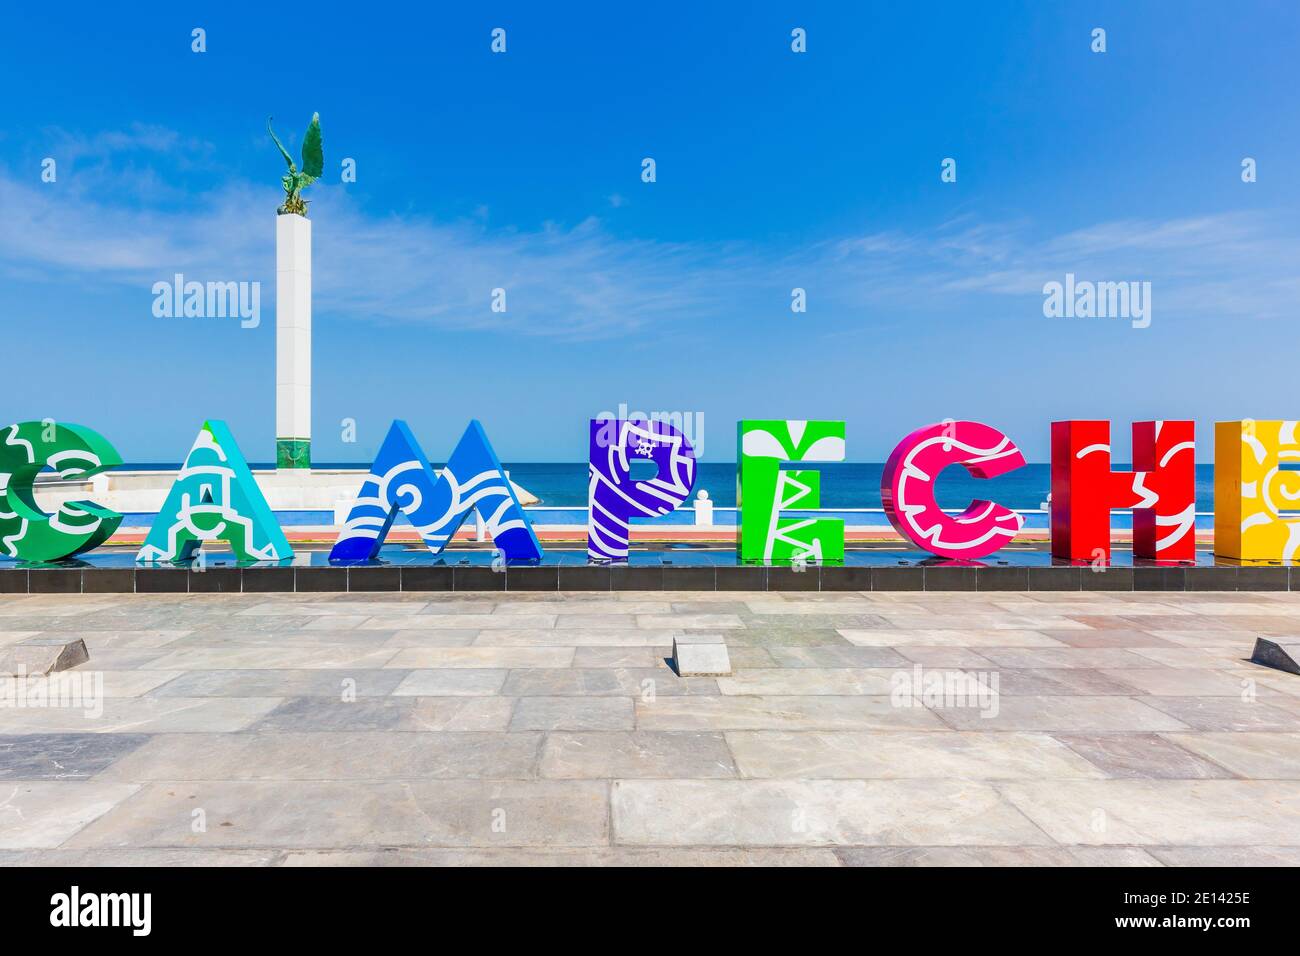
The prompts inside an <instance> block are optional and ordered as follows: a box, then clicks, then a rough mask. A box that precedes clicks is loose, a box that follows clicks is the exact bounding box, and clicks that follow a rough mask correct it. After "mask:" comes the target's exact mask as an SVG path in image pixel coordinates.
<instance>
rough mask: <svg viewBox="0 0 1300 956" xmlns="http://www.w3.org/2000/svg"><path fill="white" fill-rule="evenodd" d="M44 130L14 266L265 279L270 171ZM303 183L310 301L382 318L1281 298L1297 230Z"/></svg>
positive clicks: (1195, 221)
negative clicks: (747, 221)
mask: <svg viewBox="0 0 1300 956" xmlns="http://www.w3.org/2000/svg"><path fill="white" fill-rule="evenodd" d="M59 135H60V136H63V137H64V138H63V139H62V140H61V141H60V150H59V152H60V156H63V157H65V158H70V159H71V160H73V161H75V162H76V163H77V164H78V167H79V172H78V174H77V175H76V176H62V177H61V178H60V180H59V182H57V183H54V184H43V183H41V182H40V181H39V178H38V177H37V176H35V175H31V174H28V175H26V176H23V177H21V178H20V177H19V176H18V175H17V174H16V173H15V172H14V171H13V170H12V169H8V170H6V169H0V270H3V272H5V273H7V274H9V275H10V276H16V277H21V278H23V279H26V280H28V281H33V280H35V281H39V280H41V279H46V280H48V281H49V282H51V283H63V282H67V281H69V280H70V279H76V280H78V281H91V282H96V281H97V282H103V283H111V284H126V285H135V286H139V287H141V288H148V287H149V286H150V285H151V284H152V283H153V282H154V281H156V280H158V279H165V278H168V277H170V276H171V275H172V274H173V273H175V272H184V273H185V274H186V275H187V277H190V278H196V279H200V280H206V279H221V280H230V279H260V280H261V281H263V282H264V283H267V284H270V283H273V279H274V234H273V231H272V228H271V219H272V217H273V216H274V214H275V213H274V208H275V206H276V205H277V204H278V202H279V201H280V200H279V194H278V191H277V190H276V189H275V188H274V187H254V186H252V185H249V184H247V183H244V182H238V181H235V182H228V183H227V185H225V186H223V187H221V188H219V189H217V190H215V191H211V192H206V193H194V192H190V191H182V190H177V191H174V192H167V191H166V190H165V189H164V188H162V187H158V186H157V184H158V183H160V182H164V181H166V179H167V177H166V176H164V175H161V174H160V172H159V170H158V168H155V166H151V165H150V164H149V163H148V162H147V160H148V158H149V157H150V156H151V155H154V156H156V158H157V160H158V163H160V164H161V163H164V162H165V163H180V164H182V165H183V164H185V163H200V162H205V161H206V160H205V159H204V157H205V156H206V155H207V153H208V148H207V146H206V144H202V143H198V142H195V141H192V140H187V139H184V138H182V137H180V136H178V135H176V134H175V133H172V132H170V131H167V130H164V129H159V128H155V127H134V128H132V129H130V130H126V131H122V132H112V131H110V132H105V133H99V134H96V135H94V136H91V137H89V138H83V139H78V138H76V137H72V136H70V135H67V134H59ZM141 157H144V160H145V162H144V166H143V167H141V166H140V165H139V164H140V163H141V162H142V159H141ZM124 164H126V165H125V166H124ZM141 180H142V181H143V182H144V183H145V184H146V185H145V186H141V185H140V183H139V181H141ZM133 183H134V185H132V184H133ZM155 187H156V188H155ZM310 195H311V196H312V198H313V205H312V212H313V216H312V219H313V228H314V235H315V261H314V264H313V273H314V275H313V278H314V281H315V289H314V292H315V305H316V308H317V310H318V311H329V312H332V313H336V314H339V315H343V316H346V317H350V318H355V319H358V320H362V321H373V322H380V323H424V324H429V325H432V326H437V327H443V328H456V329H469V330H474V329H484V330H488V329H491V330H496V331H506V332H511V333H519V334H526V335H538V336H547V337H555V338H562V339H592V338H602V337H610V336H615V335H620V334H625V333H627V332H629V331H636V330H639V329H645V328H648V327H650V326H651V325H655V326H656V327H662V326H663V325H664V324H667V325H668V326H676V327H680V328H689V327H691V326H692V325H699V324H700V323H709V322H712V321H743V320H744V319H745V318H746V316H747V315H748V314H750V313H752V312H753V311H754V310H764V311H767V312H768V314H772V313H779V312H781V311H782V310H784V309H786V308H788V302H789V298H788V296H789V289H790V288H791V287H793V286H800V287H803V288H805V289H807V290H808V296H809V300H810V303H815V304H816V306H817V308H818V309H819V311H821V310H823V309H826V310H830V311H831V312H832V313H834V314H839V315H842V317H843V319H844V320H845V321H852V320H854V319H855V318H856V317H859V316H872V317H875V318H880V317H888V316H889V315H891V314H897V313H909V314H915V313H917V312H920V311H924V310H926V309H936V310H943V311H944V312H946V313H950V312H951V310H952V309H954V308H957V309H960V308H961V307H962V303H963V302H970V301H972V299H973V297H1006V298H1007V299H1008V301H1013V302H1019V303H1021V306H1022V307H1024V308H1027V309H1030V310H1037V309H1038V307H1039V305H1040V304H1041V290H1042V286H1043V283H1044V282H1047V281H1051V280H1059V279H1060V278H1061V277H1062V276H1063V275H1064V273H1066V272H1073V273H1075V274H1076V275H1077V276H1079V277H1080V278H1091V279H1098V280H1111V281H1120V280H1138V281H1151V282H1152V283H1153V284H1154V285H1155V286H1156V290H1157V291H1156V295H1157V297H1158V300H1157V301H1159V303H1160V306H1159V307H1160V308H1161V310H1162V311H1166V312H1167V311H1168V310H1170V309H1179V310H1183V311H1184V312H1187V313H1189V314H1223V315H1227V316H1233V317H1236V316H1243V315H1249V316H1254V317H1279V316H1284V315H1290V314H1292V313H1293V311H1294V306H1293V303H1294V302H1295V301H1296V294H1297V292H1298V291H1300V280H1297V279H1296V278H1294V263H1295V262H1296V261H1297V257H1298V256H1300V231H1298V230H1297V229H1296V228H1295V227H1294V226H1293V225H1292V224H1291V222H1290V221H1289V219H1285V218H1282V217H1269V216H1265V215H1261V214H1256V213H1244V212H1231V213H1220V214H1213V215H1200V216H1190V217H1186V218H1176V219H1166V220H1156V221H1148V220H1137V219H1126V220H1121V221H1110V222H1101V223H1096V224H1093V225H1089V226H1087V227H1084V228H1079V229H1074V230H1067V231H1061V232H1056V233H1048V234H1044V233H1043V230H1042V229H1041V228H1037V229H1036V228H1035V224H1033V223H1031V222H1024V221H1020V222H989V221H980V220H978V219H976V218H975V217H974V216H972V215H971V214H969V213H966V214H964V215H962V216H960V217H957V218H954V219H952V220H951V221H949V222H944V223H940V224H938V225H936V226H934V227H932V228H928V229H922V230H907V231H904V230H882V231H877V232H870V233H864V234H861V235H854V236H838V237H827V238H826V239H824V240H822V241H819V242H813V243H808V244H804V245H800V246H795V247H785V248H780V247H774V246H772V245H770V244H761V245H760V244H757V243H745V242H734V243H718V242H704V241H700V242H684V243H681V242H679V243H670V242H661V241H655V240H637V239H626V238H620V237H616V236H613V235H611V234H610V233H609V232H608V231H607V230H606V229H605V228H604V227H603V225H602V223H601V221H600V220H599V219H598V218H594V217H593V218H589V219H586V220H584V221H582V222H579V223H577V224H574V225H559V224H548V225H546V226H544V227H542V228H540V229H535V230H518V229H502V228H493V227H490V226H489V225H488V224H487V221H486V218H485V217H483V216H478V217H475V218H474V219H472V220H463V221H455V222H444V221H436V220H433V219H431V218H427V217H419V216H410V215H402V216H398V215H385V216H376V215H373V214H371V213H369V212H367V211H366V210H365V209H363V208H361V207H360V206H359V205H358V204H357V203H356V202H355V201H354V200H353V199H352V198H351V197H350V196H349V195H348V194H347V193H346V192H345V191H344V189H343V188H342V187H340V186H330V185H327V184H318V185H316V186H313V187H312V189H311V191H310ZM178 200H179V201H178ZM611 205H615V206H617V205H618V203H615V202H613V201H612V200H611ZM496 288H504V289H505V290H506V295H507V303H508V311H507V312H505V313H494V312H492V311H491V310H490V307H489V306H490V301H491V292H492V290H493V289H496Z"/></svg>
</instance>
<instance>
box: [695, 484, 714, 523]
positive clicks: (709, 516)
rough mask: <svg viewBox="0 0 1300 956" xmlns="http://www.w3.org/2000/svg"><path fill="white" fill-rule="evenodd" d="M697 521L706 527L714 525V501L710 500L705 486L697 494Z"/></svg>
mask: <svg viewBox="0 0 1300 956" xmlns="http://www.w3.org/2000/svg"><path fill="white" fill-rule="evenodd" d="M695 523H696V524H697V525H704V526H706V527H712V526H713V502H712V501H710V500H709V493H708V492H707V491H705V490H704V489H703V488H701V489H700V493H699V494H698V495H696V496H695Z"/></svg>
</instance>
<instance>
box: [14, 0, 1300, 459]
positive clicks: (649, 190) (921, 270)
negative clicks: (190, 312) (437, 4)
mask: <svg viewBox="0 0 1300 956" xmlns="http://www.w3.org/2000/svg"><path fill="white" fill-rule="evenodd" d="M177 6H178V5H175V4H150V3H139V4H132V5H131V7H130V8H129V10H126V9H108V8H105V7H103V6H101V5H94V6H91V5H85V6H84V8H81V9H78V8H79V7H82V5H79V4H74V5H72V7H69V8H60V15H59V16H58V17H57V18H55V17H54V16H53V15H52V14H50V13H48V12H43V11H42V9H41V8H40V7H38V6H32V5H19V6H17V7H14V8H12V9H11V10H9V11H7V13H6V18H7V28H6V30H5V31H4V32H3V34H0V85H2V86H3V88H4V89H5V90H6V97H5V99H6V104H5V105H6V110H5V121H4V123H3V126H2V127H0V314H2V315H3V321H4V326H5V329H6V331H7V333H8V348H6V350H5V351H6V355H7V359H8V360H7V361H6V362H5V368H6V371H5V378H4V389H3V392H2V394H3V408H0V418H3V419H5V420H6V421H16V420H22V419H29V418H44V417H54V418H57V419H60V420H66V421H76V422H82V423H84V424H88V425H91V426H92V427H94V428H96V429H97V430H99V431H100V432H102V433H103V434H104V435H105V436H107V437H108V438H110V439H111V440H112V441H113V442H114V443H115V444H116V445H117V446H118V448H119V450H120V451H121V452H122V454H123V456H124V458H126V459H127V460H128V461H174V460H178V459H179V458H180V457H182V456H183V454H184V452H185V451H186V450H188V448H189V445H190V443H191V442H192V440H193V436H194V433H195V432H196V430H197V428H198V426H199V424H200V423H201V421H202V420H203V419H204V418H206V417H213V418H224V419H226V420H227V421H228V422H229V423H230V425H231V427H232V429H233V430H234V432H235V435H236V437H237V438H238V440H239V442H240V444H241V447H242V448H243V450H244V452H245V454H246V455H247V456H248V457H249V458H250V459H254V460H268V459H270V458H271V457H272V454H273V447H274V437H275V435H274V431H275V427H274V426H275V421H274V418H275V415H274V345H275V335H274V216H275V207H276V205H277V204H278V203H279V202H280V195H281V194H280V189H279V184H278V178H279V176H280V174H281V171H282V167H281V165H280V160H279V158H278V156H277V155H276V153H275V151H274V149H273V147H272V146H271V144H270V142H269V140H268V139H267V137H266V134H265V120H266V116H267V115H268V114H273V115H274V116H275V117H276V124H277V129H278V130H279V131H280V132H281V134H282V136H284V135H286V134H287V135H289V136H290V137H291V138H292V140H293V142H292V144H291V151H294V152H295V153H296V150H297V145H298V142H299V139H300V137H301V133H302V130H303V129H304V128H305V126H306V122H307V120H308V119H309V118H310V115H311V113H312V111H313V110H318V111H319V112H320V113H321V118H322V125H323V129H324V141H325V155H326V166H325V169H326V175H325V177H324V178H323V180H322V182H321V183H319V184H317V185H315V186H313V187H312V188H311V189H310V190H309V191H308V198H311V199H312V200H313V205H312V212H311V217H312V221H313V224H314V234H315V263H314V270H315V301H314V308H315V318H314V322H315V329H314V332H315V355H314V375H315V394H314V402H315V405H314V416H313V418H314V435H313V445H314V450H313V451H314V457H315V458H316V459H317V460H318V461H326V460H350V461H368V460H369V456H370V455H371V454H372V453H373V451H374V450H375V448H376V447H377V445H378V443H379V441H380V440H381V439H382V437H383V434H384V432H385V431H386V430H387V426H388V423H389V421H390V420H391V419H392V418H394V417H403V418H405V419H407V420H408V421H409V422H410V423H411V425H412V427H413V428H414V430H415V432H416V434H417V436H418V437H419V438H420V440H421V442H422V443H423V444H424V445H425V449H426V451H427V452H428V454H429V456H430V457H431V458H433V459H435V460H438V459H442V458H444V457H445V455H446V454H447V453H448V451H449V450H450V448H451V445H452V444H453V442H454V441H455V439H456V438H457V437H458V436H459V434H460V432H461V431H463V429H464V426H465V422H466V421H467V419H469V418H470V417H477V418H479V419H480V420H482V421H483V423H484V425H485V427H486V428H487V430H488V433H489V435H490V437H491V438H492V440H493V442H494V444H495V445H496V447H497V451H498V453H499V454H500V456H501V457H502V458H503V459H505V460H507V461H528V460H580V459H581V458H583V457H584V456H585V441H586V427H585V419H586V418H589V417H591V416H593V415H595V414H597V413H599V412H601V411H606V410H614V409H617V408H618V406H619V404H620V403H625V404H626V405H627V406H629V407H630V408H633V409H642V410H646V411H678V412H690V413H693V414H696V415H699V414H702V415H703V420H704V441H703V449H702V450H703V456H702V457H703V458H704V459H705V460H711V461H724V460H729V459H731V458H732V457H733V456H734V453H735V448H734V434H735V421H736V420H737V419H738V418H742V417H748V418H782V417H784V418H838V419H844V420H846V421H847V422H848V448H849V457H850V458H851V459H853V460H868V461H869V460H880V459H882V458H883V457H884V456H885V455H887V454H888V452H889V450H890V449H891V448H892V445H893V443H894V442H895V441H896V440H897V439H898V438H900V437H902V435H904V434H906V433H907V432H909V431H911V430H912V429H913V428H916V427H919V426H921V425H924V424H927V423H929V422H933V421H937V420H940V419H943V418H971V419H977V420H982V421H986V422H988V423H990V424H994V425H997V426H998V427H1000V428H1002V429H1003V430H1004V431H1005V432H1007V433H1008V434H1009V435H1010V436H1011V437H1012V438H1013V439H1014V440H1015V441H1016V442H1017V443H1019V444H1020V445H1021V447H1022V448H1023V449H1024V450H1025V452H1026V455H1027V457H1029V458H1030V459H1031V460H1045V459H1046V455H1047V447H1048V423H1049V422H1050V421H1051V420H1052V419H1054V418H1066V417H1073V418H1109V419H1112V420H1113V421H1114V422H1115V423H1116V428H1115V430H1116V445H1117V448H1116V452H1117V459H1122V458H1124V457H1125V456H1124V452H1125V450H1126V447H1127V434H1128V428H1127V423H1128V422H1129V421H1130V420H1135V419H1143V418H1153V417H1154V418H1183V417H1193V418H1196V419H1197V420H1198V439H1199V441H1198V445H1199V448H1198V458H1199V459H1200V460H1209V459H1210V456H1211V441H1210V439H1211V431H1210V424H1209V423H1211V422H1212V421H1214V420H1215V419H1227V418H1236V417H1255V418H1271V417H1278V418H1280V417H1289V418H1294V417H1296V416H1297V415H1300V398H1296V396H1295V389H1294V386H1293V383H1294V380H1295V374H1294V368H1295V363H1296V358H1297V349H1296V347H1295V345H1294V344H1293V343H1294V330H1295V328H1296V322H1295V320H1296V318H1297V301H1300V278H1297V275H1298V273H1297V264H1298V263H1300V220H1298V219H1297V215H1296V214H1297V209H1298V206H1300V202H1298V200H1300V184H1298V183H1297V179H1296V176H1295V175H1294V170H1295V168H1296V167H1297V164H1300V130H1298V129H1297V124H1296V120H1295V117H1296V111H1295V108H1294V91H1295V89H1297V88H1298V87H1300V65H1298V58H1297V57H1296V56H1295V51H1296V50H1297V49H1300V8H1297V7H1296V5H1295V4H1294V3H1290V2H1276V3H1269V2H1242V3H1233V4H1223V3H1210V2H1143V3H1131V2H1117V3H1106V2H1097V3H1069V4H1064V3H1061V4H1056V3H1052V4H1048V3H1041V2H1024V3H1015V2H999V3H978V4H977V3H963V4H957V3H941V2H940V3H926V4H896V3H889V4H886V3H875V4H870V3H861V4H859V3H853V4H849V3H844V4H830V3H815V4H806V3H804V4H797V3H789V2H787V3H756V4H746V5H744V10H745V12H744V13H735V12H724V11H722V10H710V9H709V8H708V5H701V4H687V3H682V4H674V3H657V4H654V5H651V6H644V5H635V6H634V5H627V6H626V9H622V7H623V5H617V6H618V7H619V9H612V8H613V7H615V6H616V5H603V4H600V5H598V4H594V3H592V4H547V5H538V4H535V3H527V4H525V3H519V4H496V5H494V4H482V5H479V4H475V5H472V7H473V8H472V9H469V10H459V11H458V10H456V9H436V10H435V9H433V8H432V6H431V5H428V6H427V7H426V8H425V9H422V10H419V11H413V12H408V13H405V14H402V15H397V14H394V13H391V12H389V11H388V10H387V9H386V8H380V7H374V8H373V9H371V8H367V7H366V6H365V5H352V4H347V5H334V4H324V5H321V6H319V7H317V8H315V9H314V10H303V11H301V12H299V13H297V14H295V15H294V16H293V17H292V18H291V19H292V21H293V22H292V25H291V26H288V27H286V26H283V25H281V23H280V22H279V20H280V17H279V16H278V15H277V14H276V13H275V12H274V11H273V10H272V9H270V8H267V7H266V6H265V5H264V4H259V5H252V4H241V3H222V4H210V5H204V4H197V5H187V6H192V7H193V9H186V10H183V11H182V10H178V9H176V7H177ZM466 6H467V7H468V6H471V5H466ZM194 27H203V28H204V29H205V30H206V31H207V52H205V53H202V54H197V53H193V52H191V48H190V47H191V35H190V31H191V30H192V29H193V28H194ZM494 27H502V28H504V29H505V30H506V37H507V52H506V53H505V54H501V55H494V54H493V53H491V51H490V49H489V44H490V40H491V37H490V32H491V30H492V29H493V28H494ZM795 27H803V28H804V29H806V31H807V37H808V40H807V44H808V52H807V53H804V54H795V53H793V52H792V51H791V50H790V31H791V30H792V29H793V28H795ZM1094 27H1103V28H1104V29H1105V30H1106V31H1107V36H1106V39H1107V51H1106V52H1105V53H1104V54H1096V53H1093V52H1091V50H1090V43H1091V36H1090V34H1091V31H1092V29H1093V28H1094ZM45 157H53V158H54V159H55V160H56V162H57V173H58V178H57V181H56V182H54V183H43V182H42V181H41V161H42V159H43V158H45ZM344 157H351V158H353V159H355V161H356V165H357V181H356V182H355V183H349V184H343V183H341V182H340V181H339V179H340V177H339V171H340V162H341V160H342V159H343V158H344ZM644 157H653V158H654V159H655V161H656V165H657V182H654V183H650V184H647V183H643V182H641V178H640V173H641V161H642V159H643V158H644ZM946 157H952V158H954V159H955V160H956V161H957V174H958V175H957V181H956V182H955V183H943V182H941V181H940V164H941V161H942V160H943V159H944V158H946ZM1244 157H1252V158H1254V159H1255V160H1256V161H1257V163H1258V181H1257V182H1255V183H1250V184H1246V183H1243V182H1242V181H1241V161H1242V159H1243V158H1244ZM175 272H183V273H184V274H185V275H186V277H187V278H189V279H197V280H200V281H206V280H219V281H229V280H233V281H245V280H246V281H260V282H262V283H263V302H262V304H263V318H262V324H261V326H260V327H258V328H256V329H242V328H240V326H239V323H238V322H237V321H233V320H229V319H225V320H223V319H159V318H155V317H154V315H153V314H152V310H151V306H152V301H153V296H152V293H151V287H152V285H153V283H154V282H155V281H158V280H167V279H170V277H171V276H172V275H173V274H174V273H175ZM1067 272H1072V273H1075V274H1076V275H1077V276H1078V277H1079V278H1080V279H1091V280H1095V281H1130V280H1131V281H1149V282H1151V283H1152V321H1151V325H1150V327H1149V328H1145V329H1134V328H1132V327H1131V324H1130V323H1129V322H1127V321H1124V320H1119V319H1049V318H1045V317H1044V315H1043V308H1042V306H1043V293H1042V287H1043V284H1044V283H1046V282H1049V281H1061V280H1063V278H1064V276H1065V273H1067ZM495 287H503V288H505V289H506V290H507V306H508V311H507V313H505V314H501V313H493V312H492V311H491V309H490V295H491V290H492V289H493V288H495ZM794 287H801V288H804V289H806V293H807V301H808V310H807V312H806V313H803V314H796V313H792V312H791V310H790V295H791V289H792V288H794ZM344 418H352V419H355V420H356V422H357V442H356V443H355V444H352V445H347V444H344V443H343V442H342V441H341V427H340V424H339V423H340V422H341V421H342V419H344Z"/></svg>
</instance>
